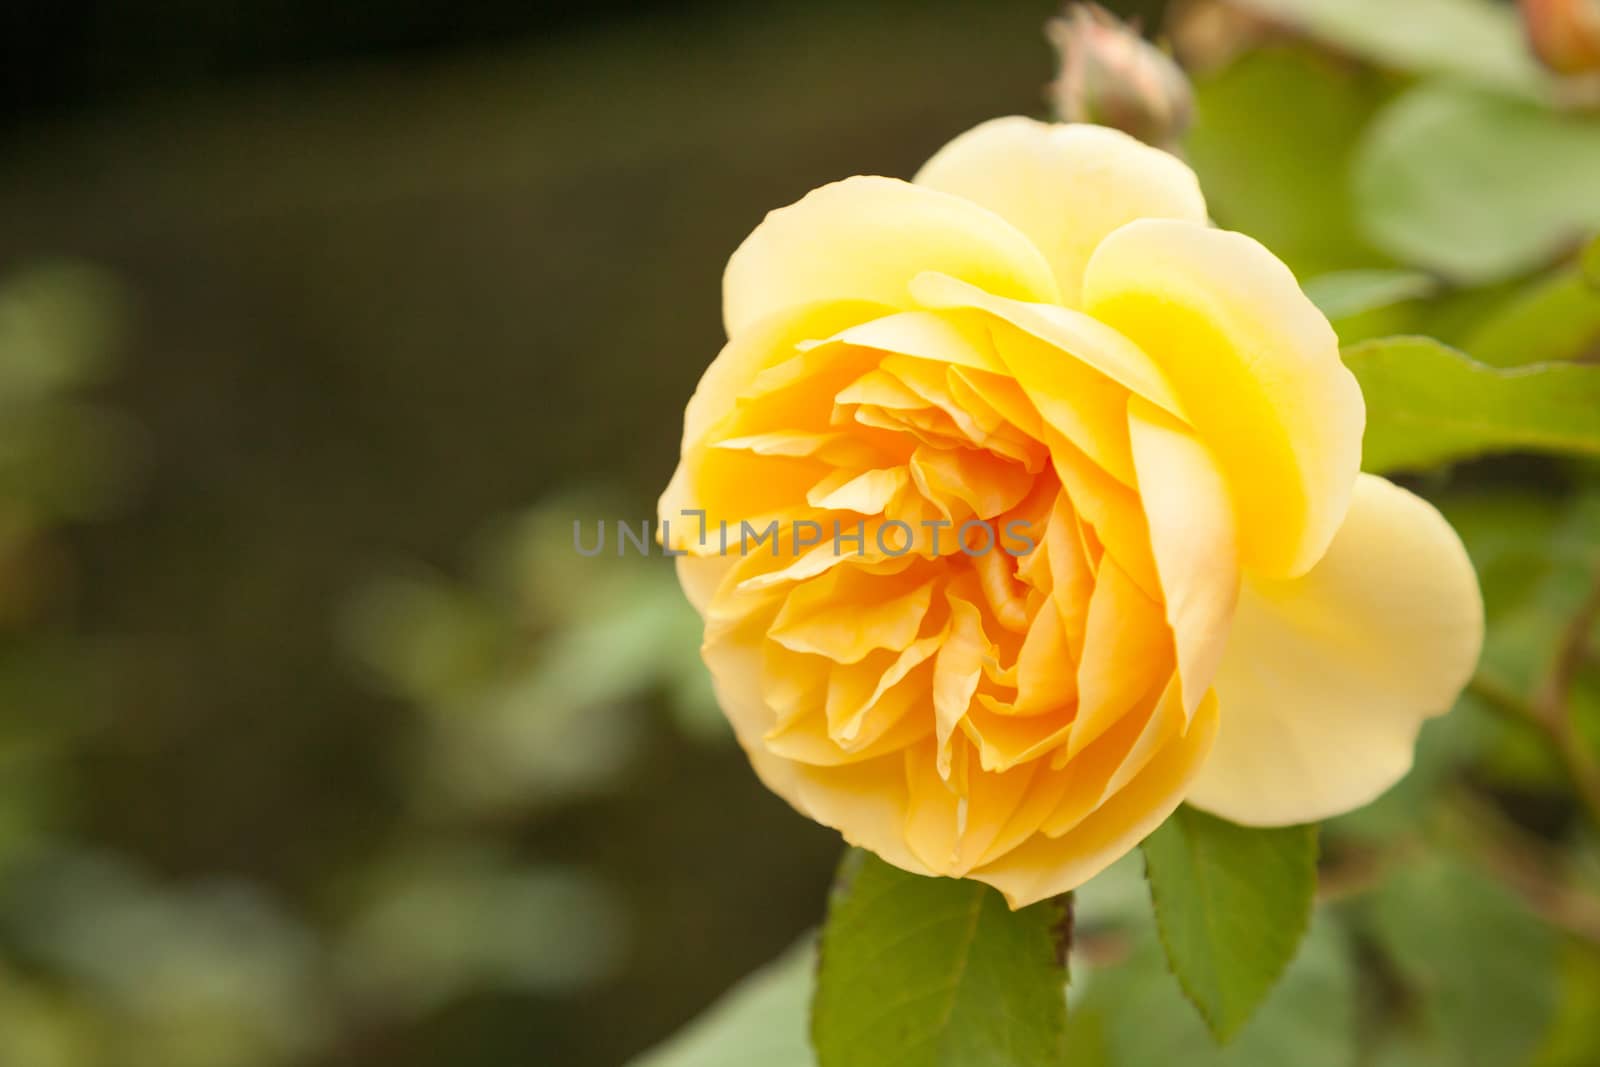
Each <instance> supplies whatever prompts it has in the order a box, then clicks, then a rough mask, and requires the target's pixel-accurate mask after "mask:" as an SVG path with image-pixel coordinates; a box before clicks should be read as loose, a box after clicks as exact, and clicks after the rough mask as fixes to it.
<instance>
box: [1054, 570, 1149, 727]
mask: <svg viewBox="0 0 1600 1067" xmlns="http://www.w3.org/2000/svg"><path fill="white" fill-rule="evenodd" d="M1171 670H1172V652H1171V637H1170V636H1169V635H1168V633H1167V628H1166V621H1165V619H1163V617H1162V614H1161V605H1159V604H1157V603H1155V602H1154V601H1152V600H1151V599H1150V598H1149V597H1147V596H1145V595H1144V593H1142V592H1141V591H1140V590H1139V587H1138V586H1137V585H1136V584H1134V581H1133V579H1131V578H1129V577H1128V575H1127V573H1126V572H1125V571H1124V570H1123V569H1122V568H1121V567H1119V566H1118V565H1117V564H1116V562H1115V561H1114V560H1113V559H1111V557H1110V556H1107V557H1106V558H1105V559H1103V560H1101V561H1100V574H1099V576H1098V579H1097V580H1096V582H1095V586H1094V593H1093V594H1092V595H1091V596H1090V597H1089V618H1088V630H1087V632H1086V633H1085V635H1084V639H1083V662H1082V663H1080V664H1079V665H1078V717H1077V720H1076V721H1075V722H1074V723H1073V725H1072V738H1071V739H1070V740H1069V741H1068V742H1067V752H1068V755H1077V754H1078V753H1079V752H1082V751H1083V749H1084V747H1085V746H1086V745H1088V744H1089V743H1090V742H1091V741H1093V740H1094V739H1095V738H1097V737H1099V736H1100V735H1101V734H1103V733H1105V731H1106V729H1107V728H1108V727H1110V726H1111V725H1112V724H1113V723H1115V722H1116V721H1117V720H1118V719H1120V718H1121V717H1122V716H1123V715H1125V714H1127V713H1128V712H1129V711H1130V710H1131V709H1132V708H1134V707H1135V706H1136V705H1137V704H1138V703H1139V701H1140V700H1141V699H1142V698H1144V697H1146V696H1148V695H1150V694H1151V693H1153V692H1159V691H1160V690H1161V688H1162V687H1163V686H1165V685H1166V682H1167V679H1168V677H1169V676H1170V674H1171Z"/></svg>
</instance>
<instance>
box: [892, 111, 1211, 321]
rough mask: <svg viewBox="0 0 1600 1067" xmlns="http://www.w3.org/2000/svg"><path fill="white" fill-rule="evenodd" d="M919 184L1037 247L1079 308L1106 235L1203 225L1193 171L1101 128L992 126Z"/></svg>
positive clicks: (1023, 121) (966, 139) (950, 148)
mask: <svg viewBox="0 0 1600 1067" xmlns="http://www.w3.org/2000/svg"><path fill="white" fill-rule="evenodd" d="M914 181H916V183H917V184H918V185H923V186H927V187H928V188H930V189H942V190H943V191H945V192H947V193H955V194H956V195H957V196H963V197H966V198H967V199H968V200H971V201H973V202H974V203H978V204H982V205H983V206H984V207H986V208H988V209H989V210H991V211H993V212H994V213H995V214H997V215H999V216H1001V217H1002V218H1004V219H1005V220H1006V221H1007V222H1009V223H1011V224H1012V225H1013V226H1015V227H1016V228H1017V229H1019V230H1021V231H1022V232H1023V233H1025V234H1027V235H1028V236H1029V237H1030V238H1032V239H1033V243H1034V244H1036V245H1038V246H1039V248H1040V249H1041V250H1042V251H1043V252H1044V254H1045V258H1046V259H1048V260H1049V261H1050V267H1051V269H1052V270H1054V271H1055V276H1056V283H1057V284H1058V285H1059V286H1060V287H1061V296H1062V300H1063V302H1064V303H1066V304H1067V305H1068V306H1069V307H1076V306H1077V305H1078V303H1079V300H1078V296H1079V292H1080V290H1081V289H1082V284H1083V268H1084V265H1085V264H1086V263H1088V262H1089V254H1090V253H1091V252H1093V251H1094V249H1095V246H1096V245H1098V244H1099V243H1100V241H1101V239H1102V238H1104V237H1105V236H1106V234H1108V233H1110V232H1111V231H1112V230H1115V229H1116V228H1117V227H1119V226H1121V225H1123V224H1124V223H1127V222H1132V221H1133V220H1134V219H1141V218H1172V219H1190V220H1193V221H1195V222H1204V221H1205V218H1206V202H1205V198H1204V197H1203V196H1201V194H1200V183H1199V181H1198V180H1197V179H1196V178H1195V175H1194V172H1193V171H1192V170H1190V169H1189V168H1188V167H1187V166H1186V165H1184V163H1183V162H1182V161H1181V160H1179V159H1177V158H1176V157H1174V156H1171V155H1168V154H1167V153H1166V152H1163V151H1161V150H1160V149H1156V148H1151V147H1149V146H1148V145H1144V144H1141V143H1140V142H1139V141H1137V140H1135V139H1134V138H1132V137H1129V136H1128V135H1127V134H1125V133H1123V132H1121V131H1120V130H1113V129H1108V128H1107V127H1104V126H1088V125H1060V124H1055V125H1052V124H1050V123H1044V122H1038V121H1035V120H1034V119H1029V118H1023V117H1021V116H1012V117H1010V118H1002V119H993V120H991V121H989V122H985V123H984V124H983V125H981V126H978V127H975V128H974V129H971V130H969V131H967V132H966V133H964V134H962V135H961V136H960V137H957V138H956V139H955V140H953V141H951V142H950V143H949V144H947V145H945V146H944V147H943V148H941V149H940V150H939V151H938V153H937V154H935V155H934V157H933V158H932V159H930V160H928V162H927V163H926V164H925V165H924V166H923V168H922V169H921V170H920V171H918V172H917V176H916V178H915V179H914Z"/></svg>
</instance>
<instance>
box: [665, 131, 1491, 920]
mask: <svg viewBox="0 0 1600 1067" xmlns="http://www.w3.org/2000/svg"><path fill="white" fill-rule="evenodd" d="M723 312H724V320H725V324H726V327H727V333H728V338H729V340H728V344H727V346H726V347H725V348H724V349H723V350H722V352H721V353H720V354H719V355H718V356H717V358H716V359H715V360H714V361H713V362H712V363H711V365H710V367H709V368H707V370H706V372H705V375H704V377H703V378H702V379H701V381H700V385H699V388H698V389H697V390H696V391H695V394H694V396H693V398H692V399H691V400H690V401H689V405H688V410H687V413H686V415H685V420H684V421H685V425H684V434H683V452H682V458H681V462H680V463H679V466H678V469H677V473H676V474H675V475H674V477H673V479H672V483H671V485H670V486H669V487H668V488H667V491H666V493H665V494H664V495H663V497H662V499H661V505H660V514H661V518H662V519H664V520H666V522H667V523H668V532H667V538H666V539H667V541H668V542H669V547H670V548H672V549H675V550H679V551H683V552H685V553H687V554H686V555H684V556H681V557H680V558H679V559H678V560H677V564H678V568H679V573H680V576H681V579H682V582H683V586H684V588H685V590H686V591H687V594H688V596H689V598H690V599H691V600H692V601H693V603H694V605H695V607H696V608H697V609H698V611H699V612H700V614H701V616H702V617H703V619H704V621H705V643H704V649H703V651H704V656H705V661H706V663H707V664H708V666H709V667H710V670H711V674H712V677H713V680H714V682H715V686H716V691H717V695H718V699H719V701H720V703H721V705H722V708H723V710H724V711H725V712H726V714H727V716H728V718H729V720H731V722H732V723H733V726H734V729H735V731H736V732H737V734H738V738H739V742H740V744H741V745H742V747H743V748H744V750H745V751H746V753H747V754H748V755H749V758H750V761H751V763H752V764H753V765H754V767H755V770H756V773H757V774H758V775H759V776H760V777H761V780H762V781H763V782H765V783H766V785H767V786H768V787H769V788H771V789H772V790H773V791H774V792H776V793H777V794H778V795H780V796H782V797H783V798H784V799H785V800H787V801H788V802H789V803H790V804H792V805H793V806H794V807H795V808H797V809H798V810H800V811H801V812H802V813H804V814H805V815H808V816H809V817H811V818H812V819H815V820H816V821H818V822H821V823H824V824H826V825H828V826H832V827H835V828H837V829H838V830H839V831H840V832H841V833H842V834H843V835H844V837H845V838H846V839H847V840H848V841H850V842H851V843H853V844H856V845H859V846H861V847H863V848H866V849H870V850H871V851H872V852H875V853H876V854H878V855H879V856H881V857H882V858H883V859H885V860H887V861H888V862H890V863H892V864H895V865H896V866H898V867H902V868H904V869H906V870H908V871H914V872H917V873H920V874H930V875H949V876H955V877H966V878H975V879H978V880H980V881H983V882H987V883H988V884H990V885H993V886H995V887H997V888H998V889H999V890H1000V891H1001V892H1002V893H1004V894H1005V896H1006V899H1007V900H1008V901H1009V902H1010V903H1011V905H1012V906H1013V907H1020V906H1022V905H1024V904H1027V903H1030V902H1032V901H1035V900H1039V899H1041V898H1044V897H1047V896H1050V895H1053V894H1056V893H1060V892H1063V891H1065V890H1068V889H1071V888H1073V887H1074V886H1077V885H1079V884H1081V883H1082V882H1084V881H1085V880H1086V879H1088V878H1089V877H1090V876H1092V875H1094V874H1095V873H1096V872H1098V871H1100V870H1101V869H1103V868H1104V867H1106V866H1107V865H1109V864H1110V863H1111V862H1112V861H1114V860H1116V859H1117V858H1118V857H1119V856H1122V855H1123V854H1125V853H1126V852H1128V851H1129V850H1130V849H1132V848H1133V847H1134V846H1135V845H1136V844H1137V843H1138V842H1139V841H1140V839H1142V838H1143V837H1144V836H1145V835H1147V834H1148V833H1150V832H1151V831H1152V830H1153V829H1155V828H1156V826H1158V825H1159V824H1160V823H1161V822H1162V820H1163V819H1165V818H1166V817H1167V816H1168V815H1169V814H1170V813H1171V812H1172V811H1173V809H1174V808H1175V807H1177V805H1178V804H1179V803H1181V802H1183V801H1188V802H1189V803H1190V804H1193V805H1195V806H1196V807H1198V808H1201V809H1203V810H1205V811H1209V812H1213V813H1215V814H1217V815H1220V816H1222V817H1224V818H1227V819H1231V820H1233V821H1235V822H1238V823H1244V824H1247V825H1252V826H1276V825H1285V824H1291V823H1302V822H1308V821H1312V820H1316V819H1321V818H1324V817H1326V816H1330V815H1336V814H1339V813H1340V812H1344V811H1349V810H1350V809H1352V808H1355V807H1358V806H1360V805H1362V804H1365V803H1367V802H1368V801H1370V800H1372V799H1373V798H1374V797H1376V796H1377V795H1378V794H1379V793H1381V792H1383V791H1384V790H1385V789H1387V788H1388V787H1389V786H1390V785H1392V784H1393V783H1394V782H1395V781H1397V780H1398V779H1399V778H1400V777H1401V776H1402V775H1404V774H1405V773H1406V771H1407V770H1408V769H1409V767H1410V764H1411V759H1412V749H1413V747H1414V744H1415V741H1416V737H1417V732H1418V730H1419V728H1420V727H1421V724H1422V722H1423V721H1424V720H1425V719H1426V718H1428V717H1429V716H1432V715H1435V714H1438V713H1440V712H1443V711H1445V710H1447V709H1448V708H1449V707H1450V705H1451V704H1452V703H1453V702H1454V700H1455V698H1456V695H1457V694H1458V692H1459V691H1460V689H1461V687H1462V686H1463V685H1464V684H1465V683H1466V681H1467V679H1468V677H1469V675H1470V674H1471V671H1472V669H1473V666H1474V664H1475V663H1476V660H1477V656H1478V651H1479V646H1480V644H1481V639H1482V630H1483V611H1482V603H1481V599H1480V596H1479V593H1478V588H1477V583H1476V579H1475V577H1474V575H1473V571H1472V567H1471V565H1470V563H1469V562H1468V560H1467V556H1466V553H1465V552H1464V550H1463V549H1462V546H1461V542H1460V541H1459V539H1458V538H1457V537H1456V535H1455V533H1454V532H1453V531H1452V530H1451V529H1450V527H1449V525H1448V524H1446V522H1445V521H1444V519H1443V518H1442V517H1441V516H1440V515H1439V513H1438V512H1437V511H1435V510H1434V508H1433V507H1432V506H1431V505H1429V504H1427V503H1426V502H1424V501H1423V500H1421V499H1419V498H1417V497H1415V496H1413V495H1412V494H1411V493H1409V492H1407V491H1406V490H1404V489H1401V488H1399V487H1397V486H1395V485H1393V484H1391V483H1389V482H1388V481H1385V480H1384V479H1382V478H1378V477H1374V476H1371V475H1366V474H1361V473H1359V472H1358V468H1359V463H1360V458H1361V434H1362V428H1363V424H1364V421H1365V409H1364V405H1363V402H1362V397H1361V392H1360V389H1359V387H1358V386H1357V385H1356V382H1355V379H1354V378H1353V377H1352V376H1351V374H1350V372H1349V371H1348V370H1346V369H1345V367H1344V365H1343V364H1342V363H1341V362H1340V359H1339V348H1338V342H1337V340H1336V339H1335V336H1334V332H1333V330H1332V328H1331V327H1330V326H1329V325H1328V322H1327V320H1326V319H1325V318H1324V317H1323V315H1322V314H1321V313H1320V312H1319V311H1318V310H1317V309H1316V308H1315V307H1314V306H1313V305H1312V304H1311V302H1310V301H1309V300H1307V299H1306V297H1305V295H1304V294H1303V293H1302V292H1301V291H1300V288H1299V286H1298V285H1297V284H1296V282H1295V279H1294V277H1293V276H1292V275H1291V274H1290V272H1289V270H1288V269H1287V268H1286V267H1285V266H1284V265H1283V264H1282V263H1281V262H1279V260H1277V259H1276V258H1274V256H1273V255H1272V254H1271V253H1270V252H1268V251H1267V250H1266V249H1265V248H1263V247H1262V246H1261V245H1260V244H1258V243H1256V242H1255V241H1253V240H1251V239H1250V238H1248V237H1245V236H1243V235H1241V234H1237V233H1230V232H1227V231H1224V230H1219V229H1215V228H1213V227H1211V226H1210V225H1209V224H1208V223H1207V220H1206V206H1205V201H1204V200H1203V199H1202V197H1201V193H1200V189H1199V185H1198V182H1197V181H1196V178H1195V175H1194V174H1193V173H1192V172H1191V171H1190V170H1189V168H1188V167H1186V166H1185V165H1184V164H1183V163H1182V162H1180V161H1179V160H1177V159H1175V158H1174V157H1172V156H1170V155H1167V154H1166V153H1164V152H1161V151H1158V150H1156V149H1153V148H1149V147H1147V146H1145V145H1142V144H1140V143H1139V142H1137V141H1135V140H1133V139H1131V138H1129V137H1127V136H1126V135H1124V134H1121V133H1118V132H1116V131H1113V130H1110V129H1106V128H1102V127H1098V126H1089V125H1046V124H1043V123H1039V122H1035V121H1032V120H1030V119H1024V118H1004V119H997V120H995V121H992V122H988V123H985V124H983V125H981V126H979V127H977V128H976V129H974V130H972V131H970V132H968V133H966V134H963V135H962V136H961V137H958V138H957V139H956V140H955V141H953V142H951V143H950V144H949V145H947V146H945V148H943V149H942V150H941V151H940V152H939V153H938V154H937V155H935V156H934V157H933V159H932V160H930V161H929V162H928V163H927V165H926V166H924V167H923V168H922V170H921V172H920V173H918V175H917V176H916V178H915V180H914V181H913V182H910V183H908V182H904V181H899V180H896V179H892V178H881V177H856V178H850V179H847V180H845V181H842V182H838V183H835V184H832V185H827V186H824V187H822V188H820V189H817V190H815V191H814V192H812V193H810V194H809V195H807V196H806V197H804V198H803V199H802V200H800V201H799V202H798V203H796V204H793V205H791V206H789V207H786V208H782V209H780V210H778V211H774V212H772V213H771V214H769V215H768V216H767V218H766V219H765V221H763V222H762V223H761V225H760V226H758V227H757V228H756V230H755V232H754V233H752V234H751V235H750V236H749V237H748V238H747V239H746V240H745V242H744V243H743V244H742V245H741V246H740V247H739V249H738V250H737V251H736V252H735V253H734V254H733V258H732V259H731V260H730V261H729V263H728V267H727V273H726V275H725V277H724V280H723ZM689 511H702V512H704V513H705V516H706V518H705V520H704V523H705V526H704V528H703V527H702V523H701V520H700V519H699V518H698V517H686V516H685V512H689ZM774 519H777V520H779V522H780V526H779V536H778V544H777V545H774V543H773V541H774V539H773V538H770V537H769V538H767V539H766V540H765V541H763V542H760V543H756V542H754V541H753V540H751V539H749V538H746V539H745V541H744V543H743V544H741V543H740V537H739V536H738V535H739V532H740V527H739V524H740V523H741V522H748V523H750V527H751V529H752V530H755V531H763V530H765V529H766V528H767V527H768V524H769V523H770V522H771V521H772V520H774ZM723 523H726V524H728V527H727V529H728V533H727V541H728V547H727V550H726V551H724V550H723V547H722V538H721V537H720V536H719V527H720V524H723ZM797 523H799V524H800V525H798V526H797V525H796V524H797ZM806 523H816V524H817V528H820V529H821V530H823V531H825V532H824V535H823V536H822V538H821V539H820V541H817V540H815V537H814V530H813V528H812V527H810V526H807V525H805V524H806ZM836 523H837V524H838V527H837V529H838V530H840V531H842V538H841V539H838V540H836V539H835V537H834V533H835V530H836V527H835V524H836ZM863 523H864V527H861V526H860V525H859V524H863ZM941 523H948V524H949V525H948V526H943V525H939V524H941ZM980 523H982V524H986V525H980ZM899 524H904V525H899ZM964 525H965V527H966V528H965V529H964V530H963V529H962V527H963V526H964ZM863 530H864V537H862V538H861V540H860V542H859V543H858V542H857V541H856V540H855V539H854V538H855V535H856V534H857V533H859V532H862V531H863ZM1008 531H1010V532H1013V533H1015V534H1017V535H1018V536H1015V537H1012V536H1008ZM797 534H798V536H797ZM908 534H909V536H908ZM991 536H992V537H993V538H994V540H995V542H996V543H994V544H993V546H992V547H990V548H989V549H988V550H987V551H984V550H983V549H984V545H985V543H986V542H988V541H989V539H990V537H991ZM810 542H815V543H810ZM1028 542H1032V546H1033V547H1032V550H1031V551H1026V549H1027V548H1028ZM908 547H909V548H910V550H909V551H907V550H906V549H907V548H908Z"/></svg>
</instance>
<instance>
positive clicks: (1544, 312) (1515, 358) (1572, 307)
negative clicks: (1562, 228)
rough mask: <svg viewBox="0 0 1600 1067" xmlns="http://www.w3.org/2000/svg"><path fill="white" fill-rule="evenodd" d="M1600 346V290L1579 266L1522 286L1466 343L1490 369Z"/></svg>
mask: <svg viewBox="0 0 1600 1067" xmlns="http://www.w3.org/2000/svg"><path fill="white" fill-rule="evenodd" d="M1597 345H1600V289H1597V288H1595V287H1594V286H1593V285H1592V284H1591V283H1590V281H1589V279H1587V278H1585V277H1584V274H1583V268H1582V265H1581V264H1575V265H1573V266H1571V267H1566V268H1563V269H1562V270H1559V271H1557V272H1555V273H1554V274H1551V275H1549V276H1547V277H1544V278H1539V279H1537V280H1536V281H1533V282H1531V283H1529V284H1528V285H1526V286H1524V287H1523V288H1522V290H1521V291H1520V292H1518V293H1517V294H1516V295H1515V296H1513V297H1512V298H1511V299H1510V300H1509V301H1507V302H1506V303H1505V304H1504V305H1502V306H1501V307H1499V308H1497V309H1496V310H1495V312H1494V313H1493V314H1492V315H1490V316H1489V317H1488V318H1487V319H1486V320H1484V322H1483V323H1481V324H1480V325H1479V326H1478V328H1477V329H1476V330H1474V331H1473V332H1472V333H1471V334H1469V335H1468V336H1467V339H1466V340H1465V341H1464V342H1463V344H1462V347H1463V348H1465V349H1466V350H1467V352H1469V353H1470V354H1471V355H1472V358H1473V359H1476V360H1478V361H1479V362H1481V363H1487V364H1489V365H1490V366H1491V367H1520V366H1523V365H1525V364H1528V363H1549V362H1555V361H1560V360H1575V359H1581V358H1583V357H1584V356H1586V355H1588V354H1589V353H1590V352H1591V351H1593V350H1594V349H1595V348H1596V347H1597Z"/></svg>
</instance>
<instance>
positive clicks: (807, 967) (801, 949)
mask: <svg viewBox="0 0 1600 1067" xmlns="http://www.w3.org/2000/svg"><path fill="white" fill-rule="evenodd" d="M816 959H817V953H816V947H815V942H814V939H813V938H811V937H806V938H804V939H802V940H801V941H800V942H798V943H797V944H796V945H795V946H794V947H793V948H791V949H789V951H787V952H785V953H784V954H783V955H782V956H780V957H779V958H778V959H776V960H774V961H773V962H771V963H769V964H767V965H766V966H765V967H763V968H761V970H759V971H756V972H755V973H754V974H752V975H750V976H749V977H748V978H746V979H745V980H744V981H742V982H740V983H739V984H738V985H737V986H735V987H734V988H733V989H732V990H731V991H729V992H728V993H727V994H725V995H724V996H723V997H722V999H721V1000H719V1001H717V1002H716V1003H715V1004H713V1005H712V1006H711V1007H710V1008H709V1009H708V1010H707V1011H706V1013H705V1014H704V1015H702V1016H700V1018H698V1019H696V1020H695V1021H694V1022H692V1023H690V1024H689V1025H688V1026H687V1027H686V1028H684V1029H683V1030H681V1031H680V1032H679V1033H678V1034H677V1035H676V1036H674V1037H673V1038H672V1039H671V1040H669V1041H668V1042H667V1043H666V1044H664V1045H660V1046H658V1047H656V1048H655V1049H652V1050H651V1051H650V1052H647V1053H645V1055H643V1056H641V1057H640V1058H638V1059H636V1060H634V1061H633V1062H632V1063H631V1064H630V1067H750V1065H751V1064H759V1065H760V1067H814V1065H815V1064H816V1062H817V1061H816V1057H815V1056H813V1055H812V1052H811V1045H810V1044H809V1043H808V1042H807V1040H806V1005H807V1004H808V1003H809V1001H810V999H811V989H812V985H813V984H814V976H815V973H816Z"/></svg>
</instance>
